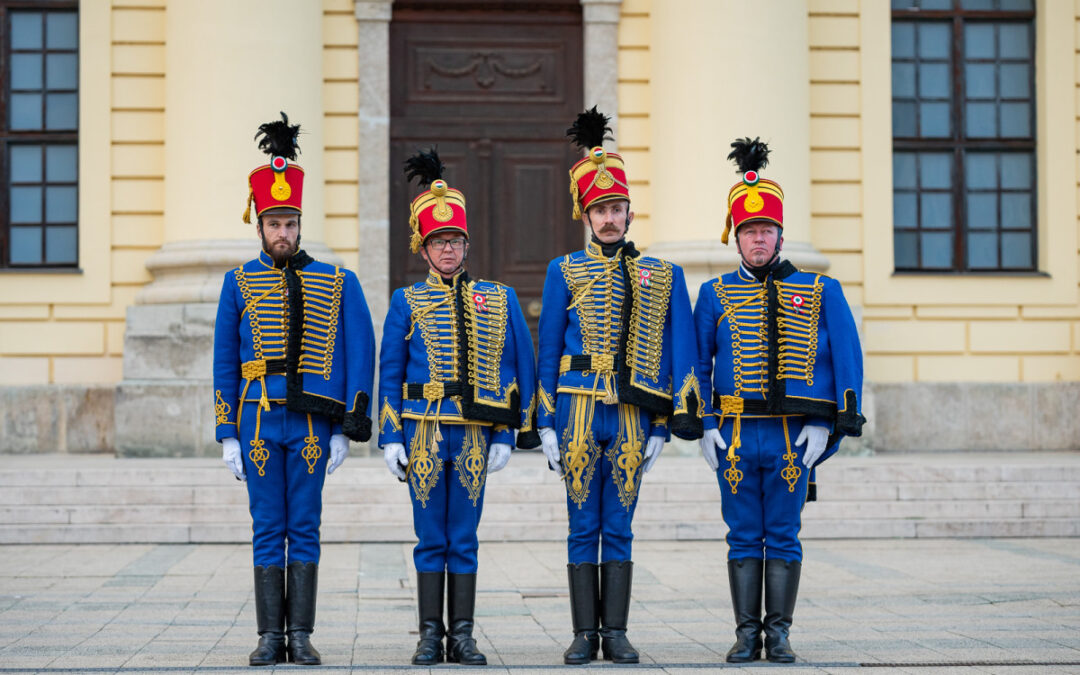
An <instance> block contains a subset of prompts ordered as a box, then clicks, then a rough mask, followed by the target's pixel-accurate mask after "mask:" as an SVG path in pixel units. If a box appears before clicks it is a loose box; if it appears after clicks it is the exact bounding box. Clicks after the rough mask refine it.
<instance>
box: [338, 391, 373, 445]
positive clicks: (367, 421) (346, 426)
mask: <svg viewBox="0 0 1080 675" xmlns="http://www.w3.org/2000/svg"><path fill="white" fill-rule="evenodd" d="M367 407H368V395H367V394H365V393H364V392H362V391H360V392H357V393H356V407H355V408H354V409H353V411H352V412H346V413H345V416H344V418H343V419H342V420H341V433H343V434H345V435H346V436H348V437H349V438H351V439H353V440H354V441H356V442H357V443H364V442H366V441H367V440H368V439H370V438H371V418H370V417H368V416H367V415H365V414H364V411H365V410H367Z"/></svg>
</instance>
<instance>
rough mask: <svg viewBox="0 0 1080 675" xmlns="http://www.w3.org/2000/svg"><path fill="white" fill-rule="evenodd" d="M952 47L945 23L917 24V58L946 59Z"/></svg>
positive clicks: (947, 25) (947, 26)
mask: <svg viewBox="0 0 1080 675" xmlns="http://www.w3.org/2000/svg"><path fill="white" fill-rule="evenodd" d="M951 47H952V36H951V35H949V24H947V23H921V24H919V58H921V59H948V58H949V49H950V48H951Z"/></svg>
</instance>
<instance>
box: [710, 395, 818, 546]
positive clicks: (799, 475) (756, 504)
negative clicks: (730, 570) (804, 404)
mask: <svg viewBox="0 0 1080 675" xmlns="http://www.w3.org/2000/svg"><path fill="white" fill-rule="evenodd" d="M803 423H804V418H803V417H799V416H794V417H761V418H746V417H744V418H743V419H742V421H741V427H742V428H741V433H740V437H741V441H742V445H741V447H739V448H738V449H737V450H736V451H735V459H734V460H729V459H727V458H726V456H725V452H724V451H723V450H721V451H719V453H718V454H719V457H718V459H719V460H720V468H719V470H717V472H716V478H717V480H718V481H719V483H720V494H721V508H722V510H723V514H724V522H725V523H727V526H728V535H727V543H728V560H740V559H742V558H758V559H780V560H787V561H789V562H795V561H802V543H801V542H800V541H799V530H800V529H802V507H803V504H804V503H805V502H806V489H807V484H808V480H807V477H808V475H809V474H810V470H809V469H807V468H806V467H805V466H803V464H802V456H803V451H804V450H805V449H806V447H805V445H804V446H801V447H795V440H796V439H797V438H798V437H799V432H801V431H802V427H803ZM734 424H735V423H734V420H732V419H726V420H725V421H724V424H723V426H721V427H720V434H721V435H722V436H723V437H724V440H725V441H726V442H727V444H728V445H729V446H730V445H731V441H732V432H733V428H734Z"/></svg>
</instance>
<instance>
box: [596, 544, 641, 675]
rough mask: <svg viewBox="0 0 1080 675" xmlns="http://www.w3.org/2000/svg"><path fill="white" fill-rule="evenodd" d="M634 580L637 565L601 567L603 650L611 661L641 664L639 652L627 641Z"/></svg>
mask: <svg viewBox="0 0 1080 675" xmlns="http://www.w3.org/2000/svg"><path fill="white" fill-rule="evenodd" d="M633 578H634V563H632V562H630V561H629V560H609V561H607V562H606V563H603V564H601V565H600V618H601V624H602V628H601V629H600V648H601V649H603V650H604V659H605V660H607V661H614V662H615V663H637V662H638V652H637V650H636V649H634V645H632V644H630V641H629V640H627V639H626V618H627V616H629V614H630V587H631V586H632V581H633Z"/></svg>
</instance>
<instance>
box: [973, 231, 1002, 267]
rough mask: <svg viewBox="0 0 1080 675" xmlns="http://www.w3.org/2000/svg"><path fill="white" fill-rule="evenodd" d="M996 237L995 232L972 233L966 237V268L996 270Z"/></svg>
mask: <svg viewBox="0 0 1080 675" xmlns="http://www.w3.org/2000/svg"><path fill="white" fill-rule="evenodd" d="M997 247H998V236H997V233H996V232H972V233H970V234H968V237H967V258H968V263H967V264H968V267H970V268H971V269H996V268H997V264H998V261H997V254H998V251H997Z"/></svg>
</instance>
